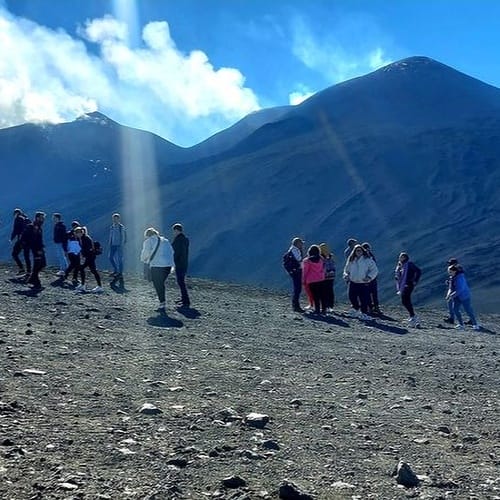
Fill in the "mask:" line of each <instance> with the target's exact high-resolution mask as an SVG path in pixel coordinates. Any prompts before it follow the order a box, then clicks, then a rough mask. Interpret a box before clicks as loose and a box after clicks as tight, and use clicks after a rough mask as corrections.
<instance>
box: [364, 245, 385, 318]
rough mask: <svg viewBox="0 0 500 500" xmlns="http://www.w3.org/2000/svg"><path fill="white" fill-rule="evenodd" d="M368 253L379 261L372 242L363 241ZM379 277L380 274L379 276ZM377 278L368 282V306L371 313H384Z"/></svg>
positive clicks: (375, 260)
mask: <svg viewBox="0 0 500 500" xmlns="http://www.w3.org/2000/svg"><path fill="white" fill-rule="evenodd" d="M361 246H362V247H363V248H364V249H365V251H366V253H367V254H368V256H369V257H371V258H372V259H373V260H374V262H375V263H376V262H377V259H376V258H375V255H374V254H373V252H372V247H371V245H370V243H367V242H365V243H363V244H362V245H361ZM377 278H378V276H377ZM377 278H374V279H372V280H371V281H370V283H369V284H368V299H369V300H368V308H369V310H370V314H372V315H373V314H382V311H381V310H380V306H379V302H378V282H377Z"/></svg>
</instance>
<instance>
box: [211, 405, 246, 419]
mask: <svg viewBox="0 0 500 500" xmlns="http://www.w3.org/2000/svg"><path fill="white" fill-rule="evenodd" d="M213 419H214V420H222V422H235V421H237V420H242V417H241V416H240V415H238V412H236V411H235V410H233V409H232V408H224V409H223V410H220V411H218V412H217V413H216V414H215V415H213Z"/></svg>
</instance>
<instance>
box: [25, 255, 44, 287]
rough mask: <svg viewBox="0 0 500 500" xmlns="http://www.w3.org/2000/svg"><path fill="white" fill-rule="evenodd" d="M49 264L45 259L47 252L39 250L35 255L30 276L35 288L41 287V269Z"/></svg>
mask: <svg viewBox="0 0 500 500" xmlns="http://www.w3.org/2000/svg"><path fill="white" fill-rule="evenodd" d="M46 265H47V261H46V260H45V253H44V252H39V253H37V254H36V255H34V256H33V270H32V271H31V275H30V277H29V280H28V283H31V284H32V285H33V286H34V287H35V288H40V287H41V286H42V284H41V283H40V276H39V274H40V271H41V270H42V269H43V268H44V267H45V266H46Z"/></svg>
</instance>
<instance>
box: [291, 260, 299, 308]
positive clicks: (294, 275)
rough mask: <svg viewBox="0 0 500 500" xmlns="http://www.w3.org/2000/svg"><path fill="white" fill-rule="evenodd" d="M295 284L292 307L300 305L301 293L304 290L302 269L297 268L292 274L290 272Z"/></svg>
mask: <svg viewBox="0 0 500 500" xmlns="http://www.w3.org/2000/svg"><path fill="white" fill-rule="evenodd" d="M290 277H291V278H292V284H293V294H292V307H294V308H298V307H300V304H299V299H300V293H301V292H302V269H297V270H296V271H294V272H293V273H292V274H290Z"/></svg>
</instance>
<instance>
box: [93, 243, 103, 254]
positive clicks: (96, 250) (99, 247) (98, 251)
mask: <svg viewBox="0 0 500 500" xmlns="http://www.w3.org/2000/svg"><path fill="white" fill-rule="evenodd" d="M94 254H95V255H101V254H102V245H101V244H100V243H99V242H98V241H94Z"/></svg>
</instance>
